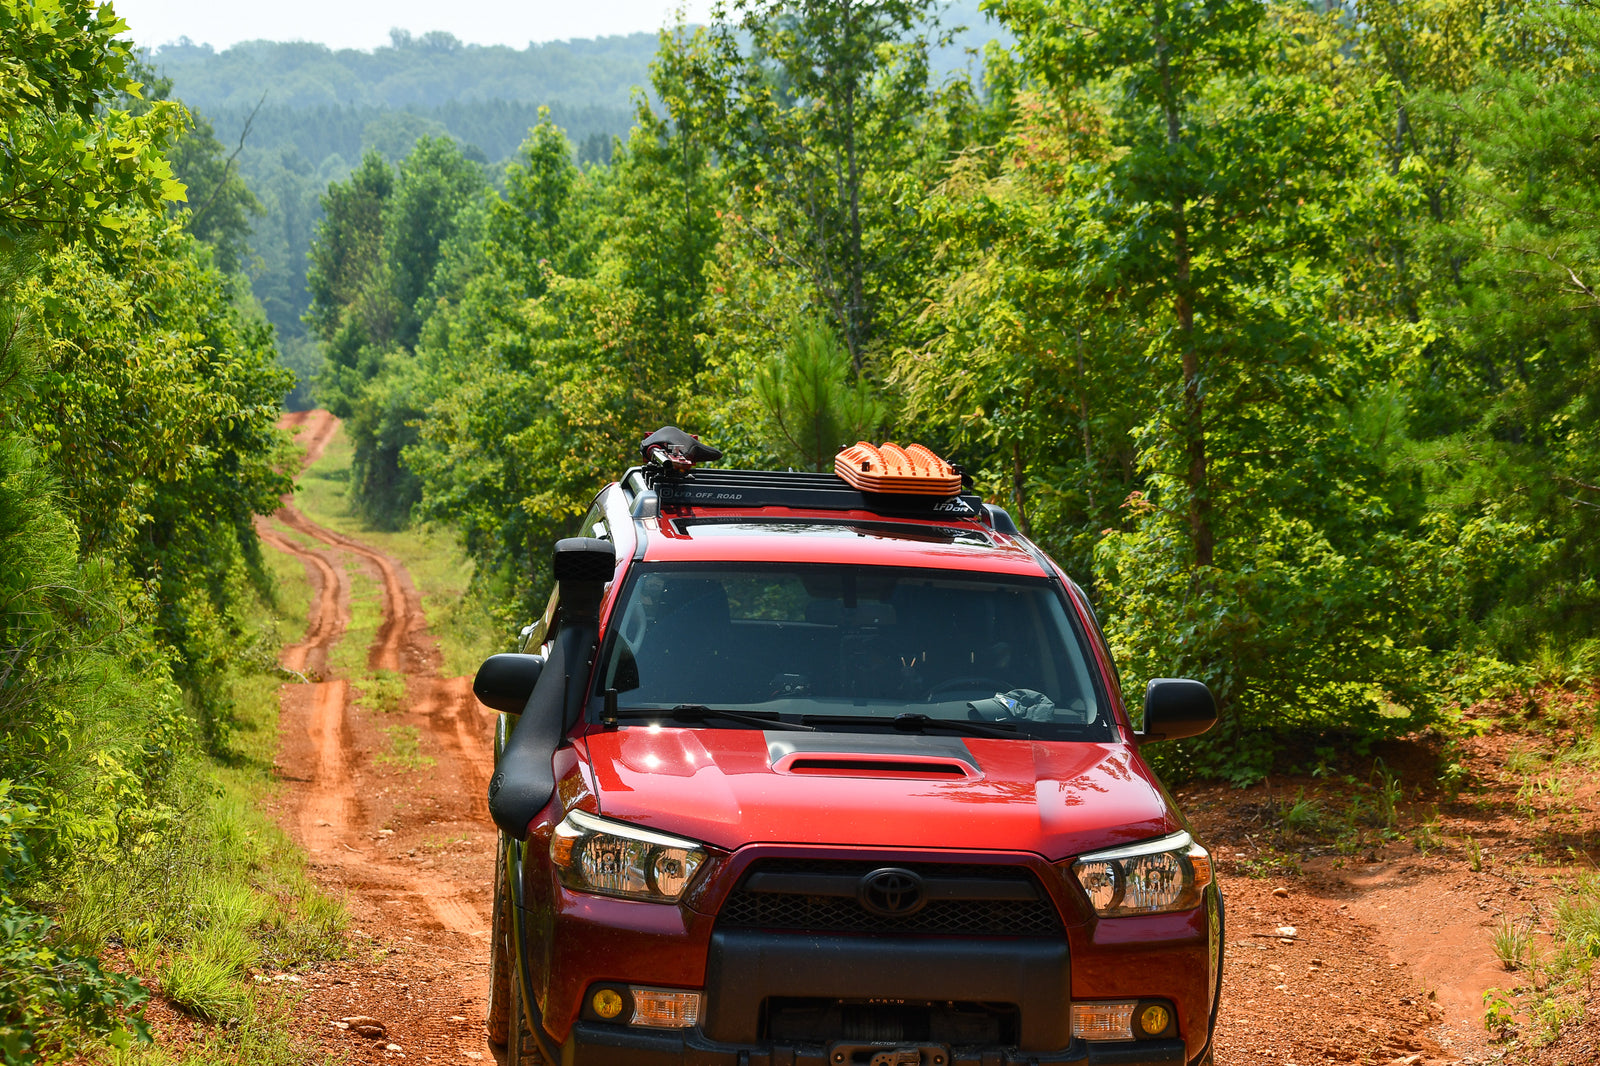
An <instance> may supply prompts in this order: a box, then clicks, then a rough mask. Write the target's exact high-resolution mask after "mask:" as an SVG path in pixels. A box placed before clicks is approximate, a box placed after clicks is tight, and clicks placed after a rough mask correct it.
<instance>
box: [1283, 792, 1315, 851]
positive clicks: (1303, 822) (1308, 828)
mask: <svg viewBox="0 0 1600 1066" xmlns="http://www.w3.org/2000/svg"><path fill="white" fill-rule="evenodd" d="M1279 817H1280V819H1281V821H1282V823H1283V835H1284V837H1285V838H1286V839H1292V838H1294V837H1298V836H1300V835H1301V834H1314V833H1315V832H1316V831H1317V830H1318V829H1320V828H1321V827H1322V804H1321V802H1319V801H1318V800H1315V799H1308V798H1307V797H1306V790H1305V789H1303V788H1302V789H1300V790H1299V792H1297V793H1296V794H1295V798H1294V802H1293V803H1287V802H1285V803H1282V804H1281V805H1280V807H1279Z"/></svg>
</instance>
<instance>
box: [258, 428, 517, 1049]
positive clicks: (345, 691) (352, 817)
mask: <svg viewBox="0 0 1600 1066" xmlns="http://www.w3.org/2000/svg"><path fill="white" fill-rule="evenodd" d="M284 424H285V425H286V426H287V427H289V428H291V429H293V430H297V431H298V433H299V436H300V440H301V441H302V442H303V443H305V445H306V446H307V453H308V454H307V458H306V463H307V465H309V464H310V463H311V462H312V461H314V460H315V459H316V458H317V456H318V455H320V454H321V451H322V449H323V447H324V446H325V445H326V443H327V440H328V439H329V437H331V436H332V434H333V433H334V432H335V431H336V430H337V428H338V422H337V420H335V419H334V418H333V416H332V415H330V414H328V413H327V412H325V411H310V412H302V413H298V414H291V415H288V416H286V418H285V420H284ZM274 517H275V518H276V519H277V520H278V521H279V522H281V523H282V524H283V525H284V526H287V527H288V528H289V529H290V530H293V531H294V532H295V533H297V534H300V535H301V537H303V538H305V539H309V540H310V541H312V542H314V546H311V547H308V546H306V544H305V543H304V541H303V540H301V539H299V538H291V537H289V536H285V535H283V534H281V533H278V532H275V531H274V530H273V529H272V528H271V527H270V526H268V525H267V524H266V523H262V527H261V528H262V538H263V540H264V541H265V542H266V543H267V544H268V545H269V546H271V547H273V548H275V549H277V550H280V551H285V552H289V553H291V554H293V555H295V556H297V557H299V558H300V559H302V560H303V561H304V563H305V566H306V572H307V575H308V576H309V577H310V579H311V582H312V587H313V588H314V589H315V596H316V599H315V602H314V604H313V609H312V611H311V618H310V625H309V626H308V630H307V633H306V636H305V639H304V640H302V641H301V642H299V643H297V644H295V645H292V646H290V647H288V648H286V649H284V652H283V656H282V660H281V661H282V664H283V666H284V667H285V668H287V669H290V670H294V671H296V672H298V673H301V674H303V675H305V676H306V678H307V683H305V684H288V685H285V686H284V689H283V692H282V713H281V717H280V730H281V750H280V752H279V756H278V760H277V764H276V768H277V772H278V776H279V778H280V779H281V780H282V781H284V782H286V783H287V784H288V786H289V787H288V789H287V790H286V792H285V795H284V798H283V800H282V810H281V812H280V817H281V819H282V821H283V823H284V824H285V826H286V827H287V828H288V830H289V832H290V833H291V834H292V835H293V836H294V838H295V840H296V841H297V842H298V843H299V844H300V845H302V846H303V847H304V848H305V849H306V851H307V853H308V855H309V857H310V865H311V871H312V874H313V875H314V876H315V877H316V878H317V880H318V881H319V882H321V883H322V884H323V886H324V887H326V888H327V889H328V890H330V891H332V892H334V893H335V894H337V895H342V896H343V897H344V898H345V899H346V900H347V903H348V908H349V911H350V914H351V916H352V925H353V929H354V932H353V935H352V942H353V944H354V954H353V958H352V959H351V960H349V961H347V962H344V963H339V964H330V965H324V966H321V967H318V968H316V969H314V970H312V971H311V972H305V973H299V974H295V975H293V976H294V977H297V978H298V980H297V981H294V982H292V984H293V986H294V988H295V990H296V991H297V992H299V993H300V994H301V995H300V998H299V1002H298V1005H297V1006H296V1007H295V1014H296V1019H297V1025H296V1027H297V1028H299V1029H301V1030H302V1031H305V1032H309V1033H312V1034H315V1035H316V1037H317V1038H318V1039H319V1040H320V1041H321V1042H322V1043H323V1044H324V1045H325V1046H326V1048H327V1050H328V1051H330V1052H334V1053H336V1054H339V1055H342V1056H344V1057H346V1058H348V1059H349V1060H351V1061H368V1060H371V1061H380V1060H392V1059H398V1058H400V1057H406V1058H410V1059H415V1060H418V1061H422V1062H429V1061H437V1062H463V1061H467V1062H470V1061H479V1060H486V1059H488V1058H491V1057H492V1056H491V1054H490V1048H489V1046H488V1043H487V1041H486V1040H485V1037H484V1029H483V1013H484V1003H485V999H486V996H487V994H488V938H489V913H490V900H491V885H490V876H491V871H492V869H493V862H494V830H493V826H492V824H491V823H490V822H489V818H488V810H487V807H486V803H485V799H484V796H485V792H486V789H487V782H488V774H489V770H490V768H491V766H492V758H493V756H492V749H491V736H492V733H493V720H494V719H493V715H492V713H491V712H489V711H487V710H486V709H484V708H483V707H481V706H479V704H478V703H477V701H476V700H474V699H473V698H472V686H471V679H470V678H465V677H456V678H446V677H440V676H438V664H439V661H440V657H439V651H438V647H437V645H436V643H435V642H434V641H433V639H432V638H430V637H429V636H428V630H427V620H426V618H425V617H424V615H423V611H422V600H421V596H420V595H419V594H418V592H417V589H416V587H415V585H414V584H413V583H412V581H411V579H410V577H409V575H408V574H407V573H406V571H405V568H404V567H403V566H402V565H401V564H400V563H399V562H397V561H396V560H394V559H391V558H389V557H388V556H387V555H385V554H383V553H382V552H379V551H377V550H375V549H373V548H371V547H368V546H367V545H365V544H362V543H360V542H359V541H356V540H353V539H351V538H348V537H345V536H342V535H340V534H338V533H335V532H333V531H331V530H327V529H324V528H322V527H321V526H319V525H317V524H316V523H314V522H312V521H311V520H310V519H308V518H306V517H305V515H303V514H301V513H300V512H299V511H298V510H297V509H296V508H295V507H294V506H293V504H292V503H290V502H289V501H288V500H287V499H285V502H284V506H283V508H282V509H281V510H279V511H278V513H277V514H276V515H275V516H274ZM352 563H354V564H357V565H359V566H360V568H361V569H362V570H364V571H365V572H366V575H367V577H368V578H369V579H370V580H372V581H373V582H374V584H375V585H376V586H377V587H378V588H379V589H380V590H381V592H382V600H381V606H382V622H381V624H380V626H379V628H378V632H377V635H376V637H375V639H374V640H373V643H372V645H371V647H370V648H369V649H368V656H367V661H368V666H369V668H370V669H372V670H385V671H393V672H396V673H398V674H400V675H401V676H402V677H403V678H404V682H405V697H404V699H403V701H402V703H401V706H400V708H399V709H398V710H396V711H389V712H384V711H382V710H376V709H367V708H365V707H362V706H360V705H359V704H358V703H357V702H355V700H354V698H353V695H354V692H353V689H352V685H351V682H352V681H353V680H359V679H352V678H344V677H338V676H335V675H334V674H333V672H332V671H331V670H330V668H329V664H328V651H329V649H330V648H331V647H333V645H334V644H336V643H337V641H338V640H339V639H340V637H341V636H342V635H343V634H344V632H345V630H346V628H347V627H348V626H349V624H350V590H349V589H348V588H347V587H346V581H345V573H346V567H347V566H349V565H351V564H352ZM397 726H399V727H405V726H409V727H412V728H414V729H415V730H416V732H417V736H418V738H419V743H418V748H419V754H420V755H421V756H422V757H424V759H431V760H432V765H427V766H414V767H412V768H407V767H405V766H403V765H402V766H391V765H387V764H385V763H384V762H382V761H380V760H378V759H376V758H375V756H377V755H381V754H382V753H385V752H387V751H388V750H389V748H390V741H389V738H388V737H387V736H386V735H385V734H384V732H383V731H384V730H392V729H394V728H395V727H397ZM264 976H267V977H268V978H269V979H270V978H271V977H272V976H274V975H264ZM357 1016H364V1017H366V1018H369V1019H375V1022H372V1023H355V1024H350V1023H345V1022H343V1021H342V1019H344V1018H350V1017H357ZM361 1030H365V1031H366V1033H367V1035H362V1032H361ZM380 1032H381V1035H378V1034H379V1033H380Z"/></svg>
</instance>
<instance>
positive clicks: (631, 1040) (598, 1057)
mask: <svg viewBox="0 0 1600 1066" xmlns="http://www.w3.org/2000/svg"><path fill="white" fill-rule="evenodd" d="M834 1046H835V1045H823V1044H798V1045H793V1046H787V1045H773V1044H749V1045H746V1044H722V1043H718V1042H716V1041H713V1040H709V1039H707V1038H706V1037H705V1035H704V1034H703V1033H701V1032H700V1031H699V1030H697V1029H690V1030H685V1031H683V1032H646V1031H644V1030H640V1029H628V1028H624V1027H622V1026H617V1025H600V1024H596V1023H593V1022H579V1023H577V1024H576V1025H574V1026H573V1027H572V1033H571V1035H570V1036H568V1038H567V1042H566V1043H565V1044H564V1045H563V1046H562V1047H561V1049H560V1059H559V1061H560V1062H561V1064H562V1066H687V1064H690V1063H692V1064H694V1066H839V1063H838V1062H837V1061H835V1060H834V1059H833V1057H832V1054H831V1052H832V1051H833V1048H834ZM856 1046H859V1045H856ZM899 1046H902V1045H896V1044H893V1043H890V1044H884V1045H883V1048H884V1050H885V1051H893V1050H894V1049H896V1048H897V1047H899ZM929 1061H930V1060H929V1059H928V1058H927V1057H924V1059H923V1062H925V1063H927V1062H929ZM947 1061H948V1063H949V1066H1184V1063H1185V1061H1186V1060H1185V1057H1184V1045H1183V1041H1182V1040H1143V1041H1136V1042H1134V1043H1089V1042H1086V1041H1083V1040H1074V1041H1073V1042H1072V1043H1070V1044H1069V1045H1068V1046H1067V1047H1065V1048H1063V1049H1062V1050H1061V1051H1059V1052H1046V1053H1041V1052H1037V1051H1018V1050H1017V1049H1015V1048H962V1047H953V1048H950V1049H949V1058H948V1060H947Z"/></svg>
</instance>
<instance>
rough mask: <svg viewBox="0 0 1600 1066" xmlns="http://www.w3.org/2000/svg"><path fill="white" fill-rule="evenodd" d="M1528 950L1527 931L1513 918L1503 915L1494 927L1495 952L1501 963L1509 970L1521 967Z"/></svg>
mask: <svg viewBox="0 0 1600 1066" xmlns="http://www.w3.org/2000/svg"><path fill="white" fill-rule="evenodd" d="M1527 951H1528V933H1527V931H1526V930H1525V929H1519V928H1518V927H1517V923H1516V922H1515V921H1513V920H1512V919H1511V918H1509V917H1505V916H1502V917H1501V918H1500V920H1499V921H1498V922H1496V923H1495V927H1494V954H1495V957H1496V958H1497V959H1499V960H1500V965H1502V966H1504V967H1505V968H1506V969H1508V970H1515V969H1518V968H1520V967H1521V966H1522V958H1523V956H1524V955H1525V954H1527Z"/></svg>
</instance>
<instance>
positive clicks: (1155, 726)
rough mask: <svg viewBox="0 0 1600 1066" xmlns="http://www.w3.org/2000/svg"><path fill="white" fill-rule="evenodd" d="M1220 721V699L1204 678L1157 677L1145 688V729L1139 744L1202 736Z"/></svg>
mask: <svg viewBox="0 0 1600 1066" xmlns="http://www.w3.org/2000/svg"><path fill="white" fill-rule="evenodd" d="M1216 724H1217V701H1216V700H1214V699H1212V697H1211V690H1210V689H1208V688H1206V686H1205V684H1204V683H1203V682H1200V681H1192V680H1190V679H1189V678H1187V677H1157V678H1153V679H1152V680H1151V681H1150V684H1149V685H1148V686H1147V687H1146V688H1145V690H1144V730H1143V731H1142V732H1140V734H1139V743H1141V744H1147V743H1149V742H1150V741H1152V740H1179V739H1181V738H1183V737H1194V736H1199V735H1200V734H1201V733H1204V732H1205V731H1206V730H1208V729H1210V728H1211V727H1212V726H1214V725H1216Z"/></svg>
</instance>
